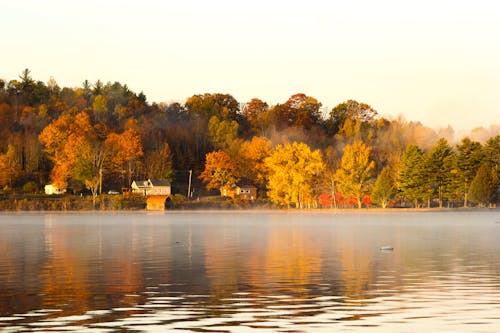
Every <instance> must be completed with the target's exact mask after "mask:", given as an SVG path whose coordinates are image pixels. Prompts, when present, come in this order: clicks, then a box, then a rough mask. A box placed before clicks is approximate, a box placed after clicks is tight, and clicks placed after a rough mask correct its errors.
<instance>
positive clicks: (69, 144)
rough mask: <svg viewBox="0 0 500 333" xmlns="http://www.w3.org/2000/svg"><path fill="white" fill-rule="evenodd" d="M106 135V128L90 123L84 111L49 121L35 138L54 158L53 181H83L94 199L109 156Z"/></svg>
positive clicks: (99, 188)
mask: <svg viewBox="0 0 500 333" xmlns="http://www.w3.org/2000/svg"><path fill="white" fill-rule="evenodd" d="M106 136H107V133H106V129H105V128H102V127H100V126H92V122H91V119H90V117H89V115H88V114H87V113H86V112H80V113H78V114H77V115H76V116H69V115H68V116H63V117H61V118H59V119H57V120H55V121H54V122H52V123H51V124H49V125H48V126H47V127H46V128H45V129H44V130H43V131H42V133H41V134H40V137H39V138H40V141H41V142H42V143H43V145H44V146H45V151H46V152H47V153H48V155H49V157H50V158H51V160H52V161H53V162H54V167H53V169H52V175H51V178H52V181H53V183H54V184H55V185H56V186H57V187H60V188H64V187H65V186H66V182H67V180H68V179H69V178H70V177H72V178H74V179H76V180H79V181H81V182H82V183H83V184H85V186H86V187H87V188H88V189H89V190H91V191H92V194H93V197H94V200H95V198H96V196H97V194H98V193H100V192H101V191H102V178H103V171H104V163H105V161H106V159H107V158H108V157H109V156H108V155H109V147H108V146H107V145H105V143H104V141H105V138H106Z"/></svg>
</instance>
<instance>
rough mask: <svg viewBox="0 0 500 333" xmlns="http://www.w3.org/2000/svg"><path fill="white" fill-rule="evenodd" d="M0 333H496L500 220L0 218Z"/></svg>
mask: <svg viewBox="0 0 500 333" xmlns="http://www.w3.org/2000/svg"><path fill="white" fill-rule="evenodd" d="M382 246H392V247H394V250H393V251H381V249H380V248H381V247H382ZM0 331H2V332H3V331H5V332H18V331H20V332H22V331H29V332H32V331H43V332H50V331H58V332H60V331H65V332H72V331H75V332H176V333H182V332H422V331H426V332H500V213H499V212H498V211H476V212H390V213H379V212H364V213H353V212H350V213H331V212H329V213H327V212H313V213H309V212H300V213H296V212H288V213H287V212H240V211H237V212H234V211H233V212H165V213H157V214H148V213H56V214H54V213H20V214H5V213H4V214H1V215H0Z"/></svg>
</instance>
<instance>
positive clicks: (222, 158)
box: [199, 150, 238, 195]
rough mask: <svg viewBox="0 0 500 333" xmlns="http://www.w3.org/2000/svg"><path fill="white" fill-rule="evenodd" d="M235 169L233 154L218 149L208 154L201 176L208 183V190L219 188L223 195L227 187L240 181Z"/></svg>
mask: <svg viewBox="0 0 500 333" xmlns="http://www.w3.org/2000/svg"><path fill="white" fill-rule="evenodd" d="M235 171H236V165H235V163H234V161H233V160H232V158H231V156H230V155H229V154H228V153H226V152H224V151H222V150H218V151H214V152H210V153H208V154H207V156H206V161H205V170H203V172H202V173H201V174H200V176H199V178H200V179H201V180H202V181H203V182H205V183H206V184H207V185H206V187H207V190H213V189H218V190H219V191H220V193H221V195H223V193H224V190H225V189H229V188H231V187H232V186H233V185H234V184H235V183H236V182H237V181H238V178H237V176H236V172H235Z"/></svg>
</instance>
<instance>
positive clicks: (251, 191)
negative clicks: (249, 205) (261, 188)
mask: <svg viewBox="0 0 500 333" xmlns="http://www.w3.org/2000/svg"><path fill="white" fill-rule="evenodd" d="M234 195H235V197H237V198H240V199H243V200H252V201H253V200H256V199H257V187H256V186H255V185H253V184H252V182H250V181H249V180H247V179H242V180H240V181H239V182H237V183H236V186H235V189H234Z"/></svg>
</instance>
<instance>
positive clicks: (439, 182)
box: [427, 138, 456, 208]
mask: <svg viewBox="0 0 500 333" xmlns="http://www.w3.org/2000/svg"><path fill="white" fill-rule="evenodd" d="M455 157H456V155H455V153H454V152H453V150H452V149H451V147H450V145H448V142H447V141H446V139H444V138H441V139H439V140H438V141H437V142H436V144H435V145H434V147H433V148H432V151H431V152H430V154H429V165H428V169H427V170H428V171H429V176H430V178H429V179H430V180H431V182H432V186H433V188H435V190H436V191H437V195H438V201H439V208H442V207H443V201H444V199H445V198H448V196H447V194H449V193H450V190H451V187H452V184H453V179H452V177H454V176H455V174H454V173H452V170H453V164H454V158H455Z"/></svg>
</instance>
